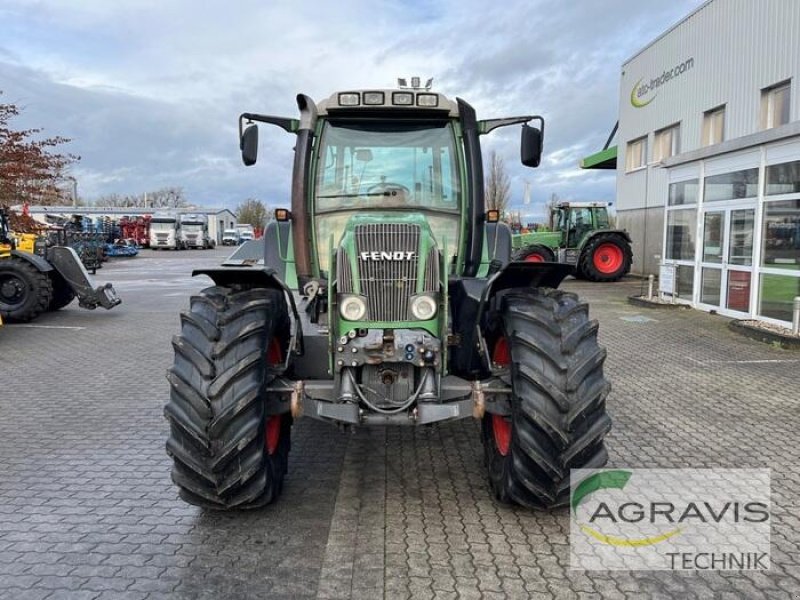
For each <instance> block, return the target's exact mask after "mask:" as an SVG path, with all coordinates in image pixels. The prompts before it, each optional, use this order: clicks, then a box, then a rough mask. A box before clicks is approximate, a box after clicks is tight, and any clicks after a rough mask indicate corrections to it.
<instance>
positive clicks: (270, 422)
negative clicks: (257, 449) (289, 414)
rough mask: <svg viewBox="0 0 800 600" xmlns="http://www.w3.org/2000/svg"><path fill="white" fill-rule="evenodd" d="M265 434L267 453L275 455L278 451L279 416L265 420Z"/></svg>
mask: <svg viewBox="0 0 800 600" xmlns="http://www.w3.org/2000/svg"><path fill="white" fill-rule="evenodd" d="M265 433H266V436H265V438H266V441H265V444H266V446H267V452H268V453H269V454H275V451H276V450H277V449H278V442H280V441H281V415H272V416H271V417H269V418H268V419H267V426H266V431H265Z"/></svg>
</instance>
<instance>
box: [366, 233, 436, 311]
mask: <svg viewBox="0 0 800 600" xmlns="http://www.w3.org/2000/svg"><path fill="white" fill-rule="evenodd" d="M355 234H356V253H357V256H358V277H359V280H360V282H361V293H362V294H363V295H365V296H366V297H367V308H368V310H369V313H368V314H369V319H370V320H371V321H407V320H408V318H409V315H408V304H409V299H410V298H411V296H412V295H413V294H415V293H416V291H417V264H418V263H419V235H420V228H419V225H410V224H406V223H375V224H369V225H358V226H357V227H356V231H355ZM364 252H367V253H372V252H378V253H391V254H392V256H393V258H392V259H391V260H389V259H386V258H379V259H378V260H375V259H373V258H372V257H369V258H367V259H366V260H365V258H364V256H363V253H364ZM407 252H411V253H412V254H411V258H410V259H408V258H405V257H403V258H399V259H395V258H394V257H395V256H400V253H407Z"/></svg>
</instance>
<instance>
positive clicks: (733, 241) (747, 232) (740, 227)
mask: <svg viewBox="0 0 800 600" xmlns="http://www.w3.org/2000/svg"><path fill="white" fill-rule="evenodd" d="M755 215H756V211H755V209H752V208H748V209H743V210H732V211H731V224H730V243H729V244H728V245H729V248H728V264H729V265H742V266H744V267H749V266H752V264H753V228H754V226H753V223H754V222H755Z"/></svg>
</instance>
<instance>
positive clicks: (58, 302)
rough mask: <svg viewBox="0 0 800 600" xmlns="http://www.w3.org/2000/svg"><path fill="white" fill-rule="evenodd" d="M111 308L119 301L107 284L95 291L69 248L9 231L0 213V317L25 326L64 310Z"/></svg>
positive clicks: (7, 222)
mask: <svg viewBox="0 0 800 600" xmlns="http://www.w3.org/2000/svg"><path fill="white" fill-rule="evenodd" d="M75 297H77V298H78V303H79V305H80V306H81V307H82V308H88V309H94V308H97V307H98V306H102V307H103V308H106V309H111V308H114V307H115V306H116V305H118V304H119V303H120V302H122V301H121V300H120V299H119V297H118V296H117V294H116V292H115V291H114V288H113V286H112V285H111V284H110V283H106V284H105V285H101V286H97V287H95V285H94V283H93V282H92V279H91V276H90V275H89V273H88V272H87V271H86V267H84V266H83V264H82V263H81V259H80V258H79V257H78V255H77V253H76V252H75V250H74V249H73V248H70V247H66V246H55V245H53V246H48V245H47V243H46V242H45V240H44V239H43V238H42V237H41V236H38V235H36V234H32V233H18V234H13V233H12V232H11V231H10V227H9V220H8V213H7V212H6V211H5V210H3V209H0V316H2V318H3V319H7V320H8V321H17V322H26V321H30V320H32V319H35V318H36V317H38V316H39V315H40V314H41V313H43V312H45V311H50V310H58V309H60V308H63V307H65V306H67V305H68V304H69V303H70V302H72V301H73V300H74V299H75Z"/></svg>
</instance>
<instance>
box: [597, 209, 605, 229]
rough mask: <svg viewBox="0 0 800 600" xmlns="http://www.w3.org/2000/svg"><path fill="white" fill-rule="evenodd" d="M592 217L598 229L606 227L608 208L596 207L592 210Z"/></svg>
mask: <svg viewBox="0 0 800 600" xmlns="http://www.w3.org/2000/svg"><path fill="white" fill-rule="evenodd" d="M594 219H595V221H596V226H597V228H598V229H608V210H606V209H605V208H596V209H595V211H594Z"/></svg>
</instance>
